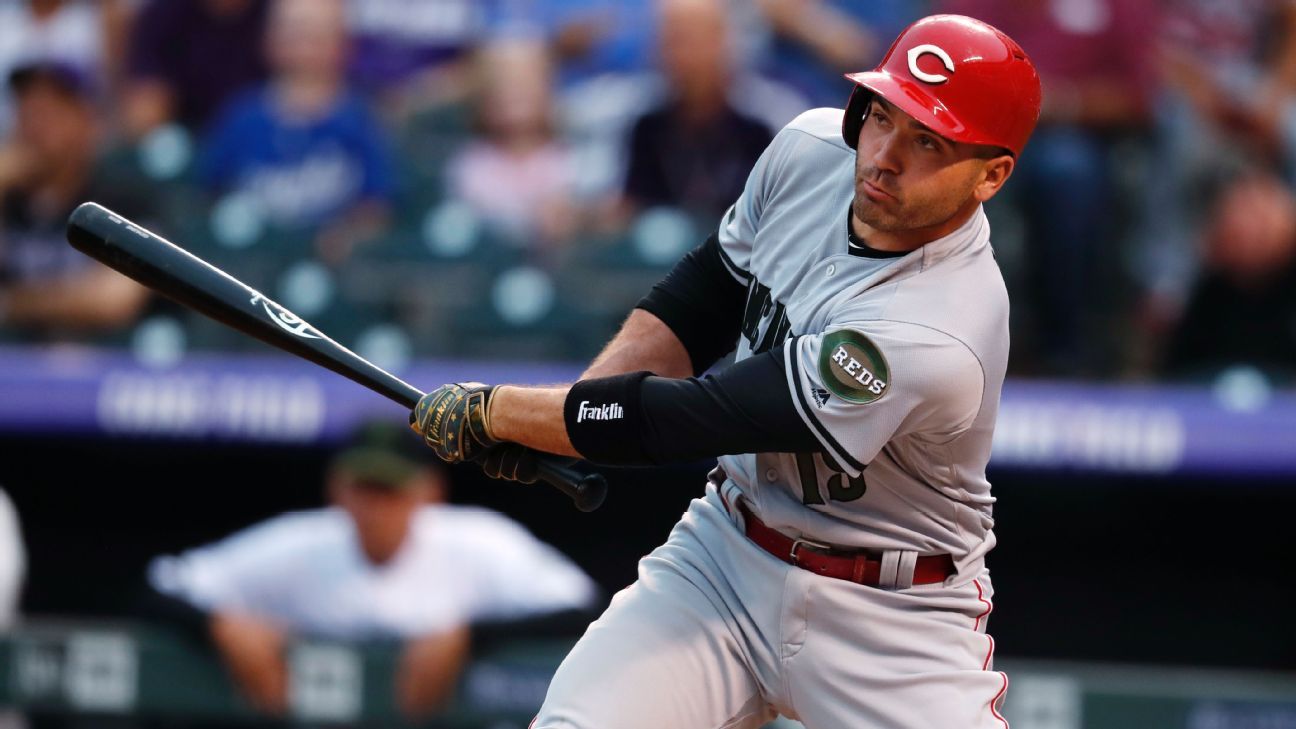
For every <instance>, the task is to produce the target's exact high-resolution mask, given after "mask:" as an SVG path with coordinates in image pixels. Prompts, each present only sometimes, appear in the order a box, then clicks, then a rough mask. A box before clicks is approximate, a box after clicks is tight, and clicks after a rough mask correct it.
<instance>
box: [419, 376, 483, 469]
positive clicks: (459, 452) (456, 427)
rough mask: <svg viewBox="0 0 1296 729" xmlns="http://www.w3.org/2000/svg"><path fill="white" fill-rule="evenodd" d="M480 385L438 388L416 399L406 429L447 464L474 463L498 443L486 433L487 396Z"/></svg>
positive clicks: (471, 383) (466, 384) (467, 384)
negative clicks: (414, 433) (421, 438)
mask: <svg viewBox="0 0 1296 729" xmlns="http://www.w3.org/2000/svg"><path fill="white" fill-rule="evenodd" d="M494 390H495V388H494V387H492V386H490V385H483V384H481V383H480V382H466V383H463V384H453V385H442V386H441V387H438V388H437V389H435V390H433V391H432V392H429V393H428V394H426V395H424V396H423V397H422V398H420V399H419V401H418V404H417V405H415V406H414V410H413V412H411V413H410V427H411V428H413V429H414V432H416V433H418V434H419V435H421V436H423V442H424V443H426V444H427V445H428V447H429V448H431V449H432V451H433V452H434V453H436V454H437V456H438V457H439V458H440V459H441V460H443V461H446V462H447V463H461V462H463V461H475V460H477V459H478V458H481V457H482V455H483V454H485V453H486V451H487V450H489V449H490V448H491V447H492V446H495V445H497V444H498V443H499V441H497V440H495V439H494V438H492V437H491V434H490V420H489V416H490V397H491V393H492V392H493V391H494Z"/></svg>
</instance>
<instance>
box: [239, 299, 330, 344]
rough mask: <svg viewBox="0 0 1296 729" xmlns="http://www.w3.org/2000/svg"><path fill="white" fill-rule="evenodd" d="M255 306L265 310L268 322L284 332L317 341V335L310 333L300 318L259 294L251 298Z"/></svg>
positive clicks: (309, 328) (309, 326)
mask: <svg viewBox="0 0 1296 729" xmlns="http://www.w3.org/2000/svg"><path fill="white" fill-rule="evenodd" d="M257 304H261V308H262V309H263V310H265V313H266V315H267V316H269V317H270V321H272V322H274V323H275V325H276V326H278V327H279V328H280V329H282V330H284V331H285V332H288V333H289V334H292V335H294V336H298V337H301V338H302V339H319V335H318V334H315V333H313V332H311V325H310V324H307V323H306V322H304V321H302V318H301V317H299V316H297V315H296V314H294V313H292V312H291V311H288V310H287V309H285V308H283V307H282V306H280V305H278V304H276V303H275V302H273V301H271V300H270V299H267V298H266V297H264V296H262V295H261V294H257V295H256V296H253V297H252V305H253V306H255V305H257Z"/></svg>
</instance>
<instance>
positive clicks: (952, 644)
mask: <svg viewBox="0 0 1296 729" xmlns="http://www.w3.org/2000/svg"><path fill="white" fill-rule="evenodd" d="M841 121H842V111H841V110H833V109H816V110H814V111H810V112H807V113H805V114H803V115H802V116H800V117H798V118H797V119H796V120H795V121H793V122H792V123H791V124H790V125H788V126H787V127H786V128H784V129H783V131H781V132H780V133H779V135H778V136H777V138H776V139H775V140H774V142H773V143H772V144H771V145H770V147H769V148H768V149H767V150H766V151H765V154H764V155H763V156H762V157H761V159H760V161H759V162H758V163H757V164H756V167H755V168H754V169H753V171H752V173H751V176H750V178H749V180H748V184H747V187H746V190H745V191H744V192H743V194H742V196H741V198H740V199H739V200H738V202H737V203H736V204H735V205H734V207H733V209H731V210H730V211H729V213H728V214H727V215H726V216H725V219H724V220H723V222H722V224H721V227H720V233H719V236H718V237H719V240H720V245H721V249H722V251H723V254H724V256H725V257H726V258H727V260H726V261H725V264H726V266H727V267H728V268H729V272H730V273H731V274H732V275H733V276H734V277H735V278H736V279H738V280H739V281H740V282H742V283H744V284H746V286H747V306H746V313H745V316H744V322H743V327H742V340H741V341H740V343H739V348H738V355H737V356H738V357H739V358H740V359H741V358H745V357H750V356H752V355H753V354H756V353H760V352H766V351H770V350H774V349H775V348H777V347H780V346H783V345H784V343H785V342H786V343H788V344H787V346H786V348H785V350H784V351H785V356H786V362H785V364H786V370H787V387H788V388H789V389H790V391H791V393H792V397H793V400H794V402H795V403H796V407H797V409H798V412H799V414H800V416H801V417H802V418H803V419H804V420H805V423H806V425H807V427H808V428H809V429H810V430H812V431H813V432H814V433H815V435H816V437H817V438H818V440H819V442H820V444H821V445H822V453H821V454H784V453H759V454H747V455H739V456H725V457H722V458H721V459H720V465H721V466H722V467H723V469H724V471H725V472H726V475H727V478H725V479H723V480H720V479H717V480H716V481H714V482H713V483H712V484H710V485H709V486H708V487H707V491H706V494H705V495H704V496H703V497H702V498H700V499H696V500H694V502H693V503H692V504H691V505H690V506H689V510H688V511H687V512H686V513H685V514H684V517H683V518H682V519H681V520H680V522H679V524H677V525H676V526H675V529H674V530H673V531H672V532H671V536H670V539H668V540H667V542H666V544H664V545H662V546H661V547H659V548H657V549H656V550H654V551H653V553H652V554H650V555H649V556H647V557H645V558H644V559H643V560H642V561H641V562H640V563H639V579H638V581H637V582H636V583H635V584H634V585H632V586H631V587H629V588H627V589H626V590H623V591H622V592H620V593H619V594H618V595H617V596H616V597H615V598H614V599H613V601H612V604H611V606H610V607H609V608H608V610H607V611H606V612H605V613H604V614H603V616H602V617H600V618H599V619H598V620H597V621H596V622H595V623H593V624H592V625H591V626H590V628H589V630H588V631H587V632H586V634H585V636H584V637H583V638H582V639H581V640H580V642H579V643H577V645H576V647H575V648H574V649H573V650H572V652H571V653H570V654H569V655H568V657H567V659H566V660H565V661H563V664H562V666H561V667H560V668H559V670H558V673H557V674H556V675H555V676H554V679H553V682H552V683H551V684H550V688H549V693H548V696H547V697H546V699H545V704H544V707H543V708H542V709H541V711H540V714H539V716H538V717H537V718H536V721H535V722H534V724H533V726H534V727H535V729H595V728H596V727H610V726H615V727H618V728H619V729H656V728H657V727H664V726H669V727H679V728H680V729H715V728H717V727H719V728H720V729H755V727H759V726H762V725H763V724H764V723H765V722H766V721H768V720H769V719H770V718H772V717H773V716H774V715H775V714H782V715H784V716H787V717H791V718H795V719H800V720H801V721H803V722H804V724H805V726H806V727H808V728H809V729H839V728H840V727H852V728H854V727H878V728H880V727H889V728H894V729H927V728H929V727H961V728H966V729H1006V727H1007V722H1006V721H1005V720H1004V718H1003V715H1002V714H1001V713H1000V711H999V707H1000V704H1001V702H1002V700H1003V697H1004V694H1005V692H1006V691H1007V688H1008V679H1007V677H1006V676H1005V675H1003V674H1002V673H998V672H996V671H994V670H993V653H994V641H993V640H992V639H991V638H990V636H988V635H986V633H985V626H986V619H987V618H988V617H989V614H990V611H991V609H992V602H991V600H992V597H993V586H992V585H991V583H990V579H989V574H988V571H987V570H986V569H985V566H984V564H983V562H982V560H981V557H982V556H983V555H984V554H985V553H986V552H987V551H988V550H989V549H990V548H991V547H992V546H993V543H994V538H993V535H992V532H991V527H992V526H993V522H992V520H991V517H990V510H991V505H992V504H993V499H992V498H991V497H990V485H989V483H987V481H986V478H985V466H986V461H987V460H988V459H989V456H990V437H991V431H992V429H993V425H994V418H995V412H996V410H997V406H998V402H999V390H1000V386H1001V384H1002V382H1003V376H1004V369H1005V367H1006V360H1007V356H1008V298H1007V294H1006V292H1005V290H1004V285H1003V279H1002V277H1001V276H1000V273H999V269H998V267H997V266H996V265H995V262H994V258H993V256H992V254H991V251H990V244H989V226H988V224H987V222H986V219H985V216H984V215H983V214H982V213H981V211H980V210H978V211H977V213H976V214H975V215H973V216H972V218H971V219H970V220H969V221H968V222H967V223H966V224H965V225H963V226H962V227H961V228H960V229H959V230H957V231H955V232H954V233H952V234H950V235H949V236H946V237H944V238H941V239H939V240H936V241H933V242H931V243H928V244H926V245H924V246H922V247H921V248H919V249H917V250H915V251H913V252H911V253H908V254H905V255H903V256H899V257H870V256H869V255H866V254H868V253H869V250H868V249H866V248H860V249H858V250H855V251H852V250H851V248H850V245H851V240H850V235H849V233H848V230H849V228H848V223H847V220H848V211H849V208H850V205H851V201H852V199H853V196H854V184H853V180H854V165H855V153H854V152H853V151H852V150H851V149H849V148H848V147H846V145H845V144H844V143H843V142H842V137H841V132H840V129H841ZM740 498H741V499H744V500H745V501H746V502H747V503H748V505H749V507H750V508H751V510H752V511H753V512H755V513H756V514H757V515H759V516H760V518H761V519H763V520H764V521H765V522H766V523H768V524H769V525H770V526H773V527H774V528H776V529H778V530H780V531H782V532H784V533H785V534H788V535H792V536H797V535H799V536H802V537H804V538H806V539H810V540H814V541H817V542H827V543H829V544H832V545H836V546H846V547H849V546H854V547H862V548H866V549H871V550H877V551H879V552H880V553H881V560H882V565H883V572H884V580H883V582H882V583H881V584H880V589H879V588H878V587H868V586H865V585H860V584H856V583H853V582H850V581H847V580H839V579H833V578H830V577H823V576H820V575H817V574H815V573H813V572H811V571H809V570H804V569H801V568H799V567H794V566H791V565H789V564H787V563H785V562H783V561H781V560H779V559H777V558H775V557H773V556H771V555H770V554H769V553H768V552H765V551H764V550H763V549H761V548H760V547H758V546H757V545H756V544H755V543H754V542H752V541H751V540H750V539H748V538H747V537H746V536H745V534H744V524H743V519H744V517H743V515H742V513H741V512H740V511H739V510H736V509H734V508H732V505H733V504H735V503H736V502H737V501H738V499H740ZM922 553H949V554H952V555H953V556H954V558H955V562H956V564H957V566H958V568H959V571H958V574H957V575H955V576H953V577H951V578H950V579H948V580H946V581H945V582H943V583H931V584H920V585H913V584H912V572H913V570H912V568H913V564H914V561H915V560H916V557H917V555H918V554H922ZM888 565H889V566H888Z"/></svg>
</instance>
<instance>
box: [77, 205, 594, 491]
mask: <svg viewBox="0 0 1296 729" xmlns="http://www.w3.org/2000/svg"><path fill="white" fill-rule="evenodd" d="M67 238H68V242H69V243H71V244H72V247H73V248H76V249H77V250H79V251H81V252H82V253H84V254H86V255H88V256H90V257H91V258H95V259H97V260H99V261H101V262H102V263H104V264H105V265H107V266H108V267H109V268H113V269H116V270H117V271H120V272H122V273H124V274H126V275H127V276H129V277H131V278H133V279H135V280H136V281H138V282H140V283H142V284H144V285H145V286H147V287H149V288H151V289H153V290H154V291H158V292H159V293H162V294H164V295H166V296H167V297H169V298H171V299H174V300H175V301H177V302H179V303H181V304H183V305H185V306H187V307H189V308H190V309H193V310H195V311H198V312H200V313H202V314H205V315H206V316H209V317H211V318H212V319H215V320H216V321H219V322H221V323H223V324H226V325H228V326H231V327H233V328H235V329H237V330H239V331H241V332H243V333H244V334H250V335H252V336H253V337H256V338H257V339H260V340H261V341H263V342H265V343H266V344H269V345H271V346H273V347H278V348H279V349H282V350H284V351H285V352H290V353H292V354H295V355H297V356H298V357H302V358H303V359H307V360H310V361H311V362H314V363H315V364H317V365H320V366H322V367H325V368H328V369H330V370H333V371H334V372H336V373H338V374H339V375H342V376H343V377H346V378H348V379H350V380H353V381H355V382H358V383H360V384H361V385H364V386H365V387H367V388H369V389H370V390H373V391H374V392H376V393H378V394H380V395H382V396H384V397H386V398H387V399H389V400H393V401H395V402H397V403H400V404H401V405H403V406H405V408H406V409H409V410H412V409H413V408H414V406H415V405H416V404H417V403H418V400H419V398H421V397H423V393H422V392H420V391H419V390H418V388H416V387H414V386H413V385H410V384H409V383H407V382H405V381H403V380H401V379H400V378H398V377H396V376H395V375H393V374H391V373H390V372H387V371H386V370H383V369H382V368H381V367H378V366H377V365H375V364H373V363H372V362H369V361H368V360H366V359H364V358H363V357H361V356H360V355H358V354H356V353H355V352H352V351H351V350H349V349H347V348H346V347H343V346H342V345H341V344H338V343H337V342H335V341H333V340H332V339H330V338H328V337H327V336H325V335H324V333H323V332H321V331H320V330H318V329H316V328H315V327H313V326H311V325H310V324H309V323H307V322H306V321H304V320H303V319H302V318H301V317H299V316H297V315H296V314H294V313H292V312H291V311H289V310H288V309H285V308H284V307H282V306H280V305H279V304H277V303H275V302H274V301H271V300H270V299H269V298H268V297H266V296H265V295H263V294H262V293H261V292H259V291H257V290H255V289H253V288H251V287H250V286H248V285H246V284H244V283H243V282H241V281H239V280H238V279H236V278H234V277H233V276H230V275H229V274H228V273H226V272H224V271H222V270H220V269H219V268H216V267H215V266H213V265H211V264H210V263H207V262H206V261H204V260H202V259H201V258H198V257H197V256H195V255H193V254H192V253H189V252H188V251H186V250H184V249H183V248H180V247H179V246H177V245H175V244H174V243H171V242H170V241H168V240H166V239H165V238H163V237H161V236H159V235H156V234H154V233H152V232H150V231H148V230H147V229H145V228H144V227H142V226H139V225H136V224H135V223H132V222H131V221H129V220H127V219H126V218H124V217H122V216H120V215H118V214H116V213H114V212H112V211H111V210H108V209H107V208H105V207H103V206H101V205H99V204H97V203H93V202H87V203H82V204H81V205H80V206H78V207H77V209H76V210H74V211H73V212H72V215H71V217H69V218H68V227H67ZM540 478H541V479H542V480H544V481H546V482H548V483H549V484H551V485H552V486H554V487H555V488H557V489H558V490H559V491H562V492H563V493H565V494H567V495H568V496H569V497H571V499H572V501H574V502H575V504H576V508H578V509H580V510H581V511H593V510H594V509H597V508H598V507H599V505H600V504H602V503H603V499H604V497H605V496H606V495H607V481H606V480H605V479H604V478H603V476H602V474H598V473H589V474H585V473H581V472H580V471H577V470H575V469H573V468H571V467H569V466H567V465H566V464H565V463H561V462H559V461H556V460H554V459H552V458H550V457H542V458H541V459H540Z"/></svg>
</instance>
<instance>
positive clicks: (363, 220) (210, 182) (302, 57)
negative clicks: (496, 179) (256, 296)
mask: <svg viewBox="0 0 1296 729" xmlns="http://www.w3.org/2000/svg"><path fill="white" fill-rule="evenodd" d="M345 12H346V10H345V5H344V3H343V1H342V0H277V2H275V3H274V4H273V5H272V7H271V10H270V17H269V21H268V26H267V38H266V49H267V52H268V54H269V57H270V64H271V68H272V78H271V80H270V82H269V83H268V84H266V85H265V86H264V87H261V88H258V89H256V90H255V91H253V92H251V93H249V94H247V95H245V96H243V97H241V98H239V99H237V100H236V101H234V102H233V103H232V104H231V105H230V106H229V108H228V109H227V110H226V111H225V112H224V113H223V114H222V115H221V116H220V118H219V120H218V121H217V122H216V123H215V125H214V126H213V128H212V130H211V132H210V134H209V135H208V136H207V138H206V140H205V144H204V146H203V149H202V151H201V153H200V159H199V166H198V172H199V177H200V179H201V180H202V182H203V183H204V185H205V186H206V187H207V188H208V189H209V190H211V191H212V192H214V193H216V194H217V195H230V194H239V195H243V196H245V199H246V200H248V201H250V202H252V203H254V204H255V205H256V207H257V209H258V210H259V212H260V213H261V214H262V215H263V216H264V218H265V222H267V223H269V224H270V225H271V226H273V227H276V228H279V229H282V230H289V231H297V232H304V233H308V234H313V235H315V236H316V247H317V252H318V254H319V255H320V256H321V257H322V258H323V259H324V260H326V261H329V262H332V263H339V262H341V261H342V260H344V259H345V258H346V257H347V255H348V254H349V252H350V248H351V246H352V245H353V244H354V243H356V242H357V241H359V240H362V239H364V238H366V237H370V236H372V235H373V234H375V233H377V232H378V231H379V230H381V229H382V227H383V226H384V225H385V223H386V220H387V212H388V206H389V203H390V200H391V197H392V192H393V191H392V188H393V181H392V177H393V174H392V171H391V169H390V160H389V159H388V155H387V150H386V143H385V139H384V134H383V130H382V129H381V128H380V127H379V125H378V123H377V121H376V120H375V119H374V118H373V116H372V114H371V113H370V111H369V109H368V108H367V107H366V106H365V102H364V101H363V100H362V99H361V98H360V97H358V96H356V95H355V94H353V93H351V92H350V91H349V90H348V89H347V85H346V81H345V73H346V71H345V69H346V63H347V33H346V18H345Z"/></svg>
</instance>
